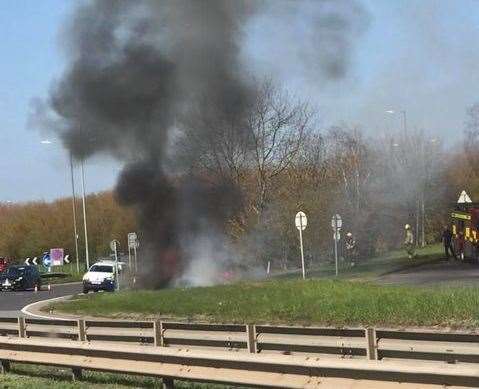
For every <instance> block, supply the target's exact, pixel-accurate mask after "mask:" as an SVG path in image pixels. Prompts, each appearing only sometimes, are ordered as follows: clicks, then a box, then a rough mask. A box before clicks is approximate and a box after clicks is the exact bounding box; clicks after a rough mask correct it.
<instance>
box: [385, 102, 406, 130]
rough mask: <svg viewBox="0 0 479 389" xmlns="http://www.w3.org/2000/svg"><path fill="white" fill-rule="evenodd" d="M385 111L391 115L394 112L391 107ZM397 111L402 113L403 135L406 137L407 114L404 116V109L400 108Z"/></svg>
mask: <svg viewBox="0 0 479 389" xmlns="http://www.w3.org/2000/svg"><path fill="white" fill-rule="evenodd" d="M386 113H389V114H391V115H394V114H396V111H395V110H393V109H389V110H387V111H386ZM399 113H400V114H401V115H402V118H403V128H404V136H405V137H407V116H406V111H404V110H402V111H399Z"/></svg>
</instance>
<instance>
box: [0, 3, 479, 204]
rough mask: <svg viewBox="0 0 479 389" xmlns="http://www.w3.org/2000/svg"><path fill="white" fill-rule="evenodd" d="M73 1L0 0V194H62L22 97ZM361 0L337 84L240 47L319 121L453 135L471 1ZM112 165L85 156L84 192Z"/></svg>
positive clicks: (472, 33) (252, 44)
mask: <svg viewBox="0 0 479 389" xmlns="http://www.w3.org/2000/svg"><path fill="white" fill-rule="evenodd" d="M77 3H78V2H77V1H73V0H41V1H40V0H2V1H1V2H0V36H1V41H0V42H1V43H0V45H1V46H0V47H1V49H2V54H3V55H2V61H0V88H1V89H0V141H1V144H2V146H3V147H2V152H1V154H0V172H1V174H0V201H14V202H16V201H28V200H37V199H45V200H51V199H54V198H58V197H62V196H67V195H69V194H70V186H69V185H70V181H69V167H68V155H67V154H66V153H65V152H64V151H63V150H62V147H61V145H60V143H59V142H58V141H56V143H55V142H54V143H53V144H51V145H42V144H41V143H40V142H41V140H43V139H46V138H49V139H53V140H54V141H55V139H54V138H52V135H51V134H45V133H41V132H40V130H39V129H38V128H35V127H34V126H32V125H29V123H28V117H29V112H30V110H31V101H32V99H34V98H38V97H40V98H42V97H45V96H46V95H47V94H48V90H49V88H50V86H51V83H52V81H53V80H55V78H58V77H59V76H60V74H61V71H62V69H63V67H64V65H65V58H64V57H63V54H62V50H61V27H62V24H63V23H64V21H65V20H66V18H67V16H68V15H69V14H70V13H71V12H72V10H73V9H74V7H75V5H76V4H77ZM362 4H363V5H364V6H365V8H366V9H367V10H368V12H369V14H370V16H369V27H368V28H367V30H366V31H365V32H364V33H363V34H362V35H361V36H360V37H359V38H358V40H357V42H356V44H355V47H354V51H353V53H354V54H353V60H352V66H351V71H350V73H349V76H348V77H347V78H346V79H345V80H343V81H341V82H338V83H327V84H324V83H322V82H321V81H315V80H311V79H310V78H307V77H305V76H304V74H303V73H302V72H301V70H300V69H301V67H300V66H298V62H297V61H298V60H297V58H288V57H287V55H285V53H287V52H283V51H282V50H283V49H285V50H287V48H281V47H279V48H278V47H277V46H276V45H275V44H274V42H272V43H271V42H268V43H267V44H264V42H259V41H258V39H260V38H258V36H257V35H255V34H253V35H252V36H251V37H250V38H249V42H248V52H249V53H250V54H251V55H252V56H253V57H255V60H256V64H255V66H256V67H257V68H258V69H259V70H260V71H261V72H263V73H265V74H267V75H276V76H277V77H278V78H281V79H283V80H284V81H285V82H286V83H287V84H288V85H289V86H290V87H291V88H292V89H294V91H295V94H297V95H305V96H308V97H309V98H310V99H311V100H312V101H313V102H314V103H316V104H318V106H319V107H320V112H321V116H322V120H323V125H325V126H327V125H328V124H331V123H335V122H337V121H341V120H345V121H347V122H349V123H353V124H355V123H358V124H360V125H361V126H362V127H363V128H365V130H366V131H368V133H369V134H371V135H372V136H374V134H377V133H378V132H381V131H386V130H394V129H397V128H398V127H399V123H400V121H399V118H398V117H394V116H391V115H387V114H385V111H386V110H389V109H395V110H402V109H404V110H407V112H408V118H409V123H410V125H411V126H413V127H417V128H423V129H425V130H427V131H429V132H430V133H431V134H432V135H433V136H441V137H443V138H445V139H446V140H451V142H453V141H457V140H458V139H459V135H458V134H459V133H460V132H461V131H462V126H463V121H464V112H465V109H466V107H467V106H468V105H470V104H472V103H474V102H475V101H479V96H478V86H479V66H478V64H479V2H478V1H476V0H461V1H459V0H458V1H449V0H442V1H441V0H436V1H433V0H416V1H413V0H394V1H393V0H363V1H362ZM285 31H287V30H285ZM278 36H281V34H279V35H278ZM260 51H261V53H260ZM260 54H261V55H260ZM278 56H281V57H280V60H279V59H278V58H279V57H278ZM291 69H293V70H294V71H291ZM285 75H286V76H285ZM118 171H119V166H118V165H117V164H116V163H115V162H114V161H111V160H107V159H105V158H96V159H94V160H91V161H88V162H87V190H88V191H89V192H95V191H99V190H102V189H108V188H111V187H112V186H113V185H114V182H115V180H116V176H117V174H118ZM76 178H77V179H78V177H76Z"/></svg>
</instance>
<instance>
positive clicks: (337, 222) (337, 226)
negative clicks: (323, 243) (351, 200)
mask: <svg viewBox="0 0 479 389" xmlns="http://www.w3.org/2000/svg"><path fill="white" fill-rule="evenodd" d="M342 225H343V220H342V219H341V216H340V215H338V214H336V215H334V216H333V218H332V219H331V227H332V228H333V231H334V234H333V239H334V265H335V268H336V277H337V276H338V274H339V269H338V242H339V240H340V239H341V234H340V230H341V227H342Z"/></svg>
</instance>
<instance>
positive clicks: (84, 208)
mask: <svg viewBox="0 0 479 389" xmlns="http://www.w3.org/2000/svg"><path fill="white" fill-rule="evenodd" d="M83 165H84V160H83V159H82V160H81V165H80V166H81V186H82V203H83V227H84V229H85V260H86V268H87V271H88V269H89V268H90V254H89V251H88V228H87V221H86V196H85V169H84V167H83Z"/></svg>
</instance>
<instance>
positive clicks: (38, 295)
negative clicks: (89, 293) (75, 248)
mask: <svg viewBox="0 0 479 389" xmlns="http://www.w3.org/2000/svg"><path fill="white" fill-rule="evenodd" d="M43 289H44V290H42V291H39V292H33V291H24V292H0V316H1V317H6V316H9V317H17V316H18V315H20V314H21V310H22V308H23V307H25V306H26V305H28V304H31V303H34V302H37V301H40V300H48V299H51V298H55V297H61V296H68V295H71V294H75V293H81V291H82V285H81V283H73V284H65V285H52V289H51V291H48V290H45V287H43Z"/></svg>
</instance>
